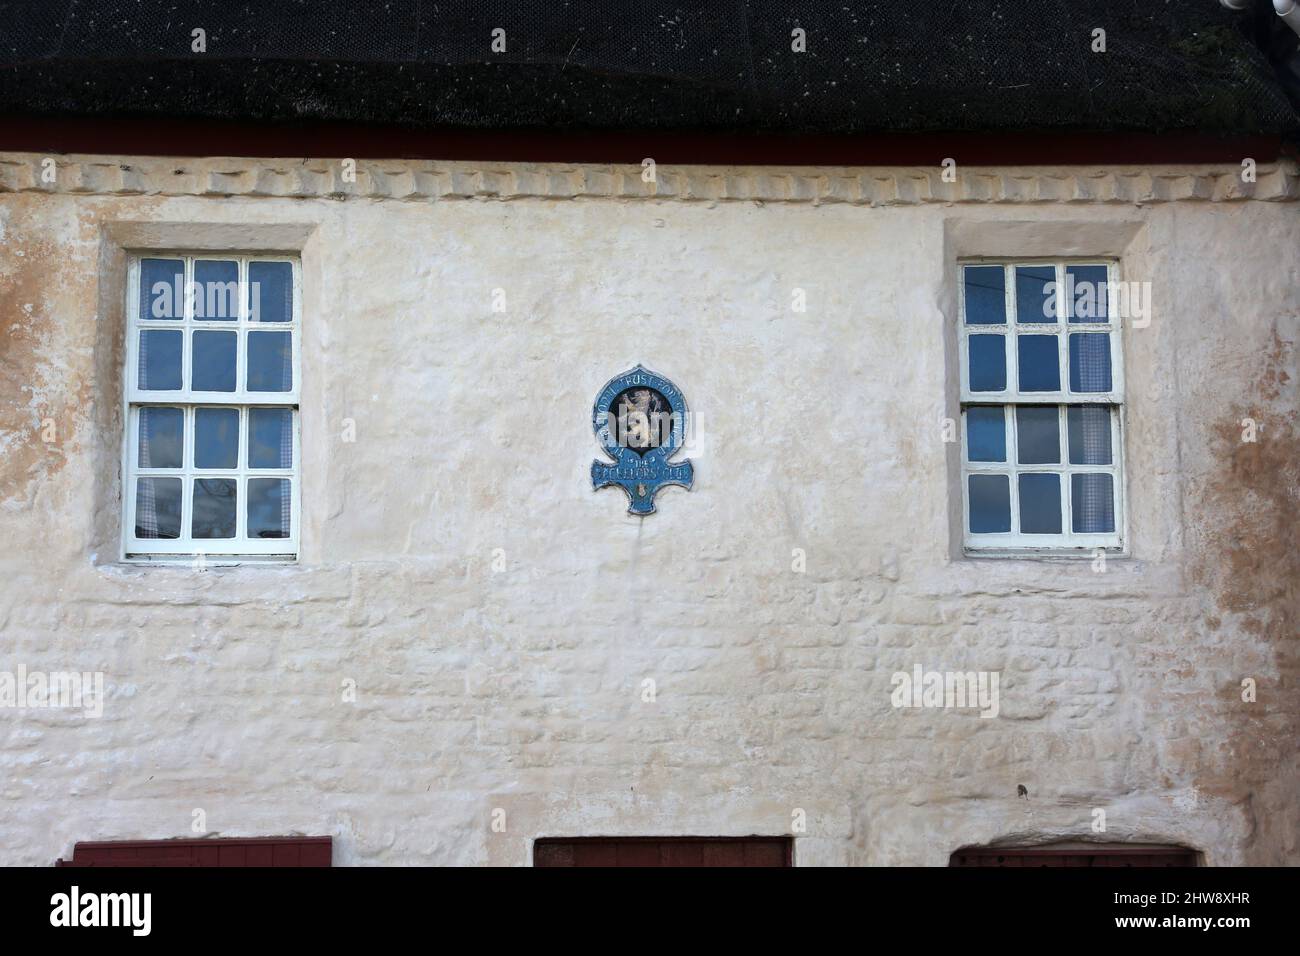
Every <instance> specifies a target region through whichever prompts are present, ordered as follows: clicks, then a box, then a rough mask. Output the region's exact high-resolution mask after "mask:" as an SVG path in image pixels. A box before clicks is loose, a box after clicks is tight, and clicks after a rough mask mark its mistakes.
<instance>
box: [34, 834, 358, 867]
mask: <svg viewBox="0 0 1300 956" xmlns="http://www.w3.org/2000/svg"><path fill="white" fill-rule="evenodd" d="M333 847H334V839H333V837H248V838H239V837H217V838H215V839H211V840H114V841H110V842H105V843H78V844H77V845H76V846H75V847H73V850H72V859H71V860H59V861H58V862H56V863H55V864H54V865H55V866H187V867H188V866H293V867H301V866H329V865H330V864H331V859H332V857H333Z"/></svg>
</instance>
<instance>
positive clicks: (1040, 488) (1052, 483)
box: [1020, 475, 1061, 534]
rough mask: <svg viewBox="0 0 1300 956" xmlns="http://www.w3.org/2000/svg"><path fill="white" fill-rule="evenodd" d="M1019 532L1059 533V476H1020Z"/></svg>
mask: <svg viewBox="0 0 1300 956" xmlns="http://www.w3.org/2000/svg"><path fill="white" fill-rule="evenodd" d="M1020 533H1021V534H1060V533H1061V476H1060V475H1021V476H1020Z"/></svg>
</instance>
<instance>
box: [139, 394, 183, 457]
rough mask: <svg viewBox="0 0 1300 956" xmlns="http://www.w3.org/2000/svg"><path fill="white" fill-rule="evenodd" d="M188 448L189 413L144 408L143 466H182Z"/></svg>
mask: <svg viewBox="0 0 1300 956" xmlns="http://www.w3.org/2000/svg"><path fill="white" fill-rule="evenodd" d="M184 451H185V413H184V412H183V411H181V410H180V409H179V408H142V409H140V451H139V454H137V455H136V462H137V463H138V464H139V466H140V467H141V468H180V467H181V466H182V465H183V464H184V461H183V459H182V455H183V454H184Z"/></svg>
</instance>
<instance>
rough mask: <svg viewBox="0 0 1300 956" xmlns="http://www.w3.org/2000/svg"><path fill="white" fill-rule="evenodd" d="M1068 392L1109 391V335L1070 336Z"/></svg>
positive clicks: (1097, 333) (1083, 333) (1088, 333)
mask: <svg viewBox="0 0 1300 956" xmlns="http://www.w3.org/2000/svg"><path fill="white" fill-rule="evenodd" d="M1070 391H1072V392H1109V391H1110V333H1109V332H1077V333H1075V334H1074V335H1071V336H1070Z"/></svg>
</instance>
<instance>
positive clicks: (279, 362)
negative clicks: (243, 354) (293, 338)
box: [248, 332, 293, 392]
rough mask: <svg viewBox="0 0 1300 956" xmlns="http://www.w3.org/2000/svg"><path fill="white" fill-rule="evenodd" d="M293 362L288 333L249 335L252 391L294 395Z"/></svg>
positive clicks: (250, 383) (249, 378)
mask: <svg viewBox="0 0 1300 956" xmlns="http://www.w3.org/2000/svg"><path fill="white" fill-rule="evenodd" d="M292 361H293V352H292V350H291V348H290V341H289V333H288V332H249V333H248V390H249V391H250V392H290V391H293V365H292Z"/></svg>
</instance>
